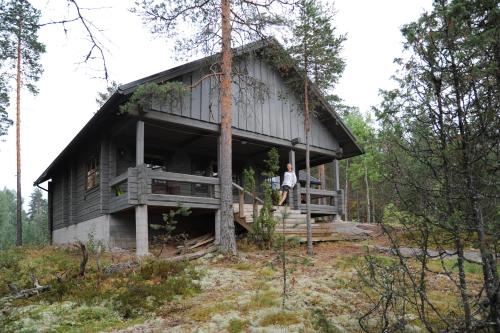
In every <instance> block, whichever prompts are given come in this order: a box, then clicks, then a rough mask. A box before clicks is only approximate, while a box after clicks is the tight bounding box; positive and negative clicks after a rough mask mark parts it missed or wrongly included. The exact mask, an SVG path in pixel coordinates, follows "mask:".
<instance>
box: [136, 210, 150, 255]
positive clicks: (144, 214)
mask: <svg viewBox="0 0 500 333" xmlns="http://www.w3.org/2000/svg"><path fill="white" fill-rule="evenodd" d="M135 242H136V245H135V248H136V254H137V256H138V257H143V256H146V255H148V254H149V239H148V206H147V205H137V206H135Z"/></svg>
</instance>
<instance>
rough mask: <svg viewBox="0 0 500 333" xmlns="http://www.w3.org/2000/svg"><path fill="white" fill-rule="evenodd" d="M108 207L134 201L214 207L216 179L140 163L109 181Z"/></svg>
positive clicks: (217, 196)
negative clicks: (158, 168)
mask: <svg viewBox="0 0 500 333" xmlns="http://www.w3.org/2000/svg"><path fill="white" fill-rule="evenodd" d="M110 186H111V193H112V195H111V198H110V210H111V212H113V211H118V210H120V209H125V208H127V207H130V206H133V205H137V204H147V205H155V206H166V207H175V206H176V205H177V204H178V203H181V204H184V205H186V206H189V207H192V208H209V209H217V208H219V206H220V185H219V179H218V178H214V177H205V176H198V175H191V174H182V173H174V172H167V171H163V170H153V169H151V168H148V167H146V166H145V165H141V166H138V167H134V168H128V170H127V172H125V173H123V174H121V175H119V176H118V177H115V178H113V179H112V180H111V182H110Z"/></svg>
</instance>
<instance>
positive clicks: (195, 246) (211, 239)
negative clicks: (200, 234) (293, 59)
mask: <svg viewBox="0 0 500 333" xmlns="http://www.w3.org/2000/svg"><path fill="white" fill-rule="evenodd" d="M214 240H215V237H214V236H212V237H209V238H206V239H202V240H200V241H198V242H197V243H195V244H193V245H191V246H189V247H187V248H184V247H182V248H179V249H177V254H181V253H182V252H187V251H189V250H193V249H196V248H197V247H200V246H203V245H205V244H208V243H211V242H213V241H214Z"/></svg>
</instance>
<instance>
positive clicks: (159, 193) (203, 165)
mask: <svg viewBox="0 0 500 333" xmlns="http://www.w3.org/2000/svg"><path fill="white" fill-rule="evenodd" d="M137 124H138V121H137V119H131V120H129V121H128V122H126V123H125V124H122V125H121V126H120V128H118V129H114V130H112V131H111V133H112V136H111V137H110V152H109V153H110V154H111V155H113V156H114V157H115V158H112V159H111V160H114V161H115V163H114V164H113V163H111V165H110V166H109V170H110V178H111V180H110V183H109V187H110V213H111V215H112V216H113V217H114V218H115V220H116V223H114V224H112V225H113V227H112V228H111V230H110V233H111V237H112V238H113V237H114V236H113V234H114V233H115V234H116V235H117V237H116V238H117V241H116V242H115V243H116V244H117V246H119V245H118V243H122V244H124V245H127V246H126V247H133V246H131V245H135V243H136V241H135V237H136V236H135V235H136V234H137V233H138V230H136V229H135V225H134V223H135V222H134V221H136V220H137V214H136V213H137V210H134V207H135V206H137V205H145V206H146V207H147V209H146V214H145V215H144V218H145V219H146V220H147V224H148V225H150V224H158V223H160V222H161V221H162V214H163V213H166V212H168V211H169V210H171V209H175V208H176V207H177V205H178V203H179V202H180V203H182V204H183V205H184V206H187V207H190V208H191V211H192V214H191V216H189V217H179V218H178V219H179V224H178V225H177V226H176V227H177V229H176V231H175V233H182V232H185V233H187V234H188V235H189V237H196V236H199V235H200V234H206V233H215V224H216V222H215V221H217V211H218V209H219V208H220V186H219V179H218V163H217V160H218V133H215V132H211V131H204V130H200V129H195V128H191V127H187V126H182V125H178V124H176V125H172V124H170V125H169V124H165V123H156V122H147V123H143V129H142V130H141V131H142V134H140V133H139V132H138V125H137ZM141 135H142V138H143V139H142V140H140V139H139V137H140V136H141ZM272 147H276V148H277V149H278V152H279V155H280V166H281V170H280V172H279V174H280V175H282V174H283V172H284V171H285V170H286V165H287V163H289V161H291V154H292V153H291V147H283V146H279V145H274V144H271V143H268V142H262V141H259V140H255V139H247V138H242V137H238V136H233V155H232V156H233V161H232V162H233V183H234V184H235V185H233V186H234V187H233V190H234V191H233V201H234V203H240V204H241V202H242V199H241V198H242V197H243V201H244V203H247V204H248V203H251V202H252V199H251V197H250V196H249V195H248V194H247V195H245V194H243V195H242V191H241V188H239V189H238V187H237V186H236V185H239V186H241V187H243V185H244V184H243V170H244V169H245V168H247V167H252V168H254V170H255V171H256V175H257V176H258V179H257V184H260V183H261V182H262V181H264V180H265V179H264V178H263V176H261V171H262V170H263V168H264V162H263V161H264V160H265V159H266V158H267V152H268V151H269V150H270V149H271V148H272ZM293 155H294V156H293V157H294V162H295V165H296V169H297V170H296V172H297V177H298V178H299V170H301V169H304V168H305V152H304V151H301V150H294V151H293ZM141 161H142V163H141ZM331 161H332V157H331V156H325V155H322V154H320V153H318V152H315V151H312V152H311V166H315V165H320V164H324V163H328V162H331ZM299 180H301V181H299V184H298V185H297V189H296V191H295V192H296V193H295V195H291V197H290V205H294V206H295V207H294V208H295V209H298V210H299V211H300V210H301V209H303V208H304V205H305V179H300V178H299ZM268 181H271V182H272V186H273V187H274V188H279V186H280V184H281V177H280V176H278V177H275V178H273V179H271V180H268ZM313 184H314V185H313V186H312V188H313V189H314V191H313V192H312V200H311V203H312V204H313V205H314V206H315V209H313V211H312V215H313V217H315V216H325V215H334V214H335V213H336V210H335V209H334V208H333V206H332V205H333V204H335V203H337V204H338V202H334V201H335V199H336V195H337V194H336V192H334V191H327V190H326V189H325V188H323V189H321V185H320V184H319V183H318V182H313ZM257 195H258V196H262V194H261V191H260V190H259V191H258V193H257ZM328 200H330V201H328ZM321 207H323V208H324V207H326V208H328V210H320V208H321ZM120 224H124V225H120ZM236 228H237V231H238V232H240V231H242V230H243V229H242V228H241V227H240V226H239V225H238V224H236ZM147 229H149V233H147V239H148V240H149V242H151V241H152V240H153V239H154V236H155V233H156V232H157V231H154V230H153V229H151V228H147ZM120 233H127V234H128V235H134V237H133V238H134V239H132V238H131V237H129V238H127V237H122V236H120ZM175 233H174V234H175ZM120 247H121V246H120Z"/></svg>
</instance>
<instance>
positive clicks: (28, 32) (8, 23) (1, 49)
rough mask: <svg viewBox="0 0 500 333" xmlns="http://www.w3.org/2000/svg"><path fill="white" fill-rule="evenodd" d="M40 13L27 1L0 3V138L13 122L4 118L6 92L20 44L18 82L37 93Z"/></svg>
mask: <svg viewBox="0 0 500 333" xmlns="http://www.w3.org/2000/svg"><path fill="white" fill-rule="evenodd" d="M40 15H41V13H40V11H39V10H37V9H35V8H34V7H33V6H32V5H31V3H30V2H29V1H24V0H0V136H2V135H5V134H6V133H7V132H6V131H7V128H8V127H9V126H10V125H11V124H12V122H11V121H10V120H9V119H8V118H7V112H6V109H7V107H8V105H9V91H10V86H11V83H12V82H11V81H12V78H14V77H16V76H15V71H16V68H17V66H16V62H17V48H18V43H19V40H20V41H21V44H20V47H21V81H22V85H23V86H24V87H26V88H27V89H28V90H29V91H30V92H31V93H33V94H36V93H37V88H36V86H35V83H36V82H37V81H38V80H39V79H40V76H41V75H42V72H43V70H42V66H41V64H40V56H41V54H42V53H44V52H45V45H43V44H42V43H40V42H39V41H38V29H39V19H40Z"/></svg>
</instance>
